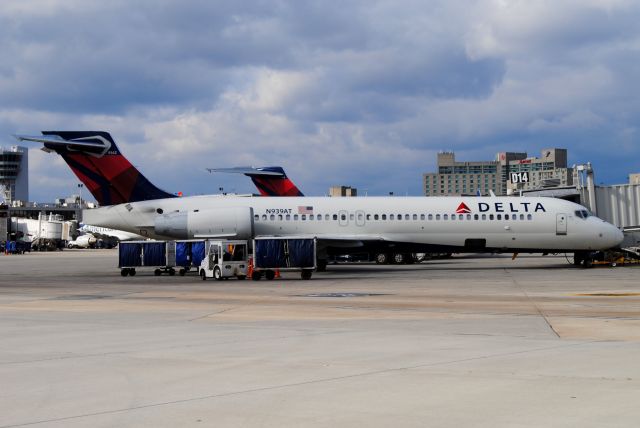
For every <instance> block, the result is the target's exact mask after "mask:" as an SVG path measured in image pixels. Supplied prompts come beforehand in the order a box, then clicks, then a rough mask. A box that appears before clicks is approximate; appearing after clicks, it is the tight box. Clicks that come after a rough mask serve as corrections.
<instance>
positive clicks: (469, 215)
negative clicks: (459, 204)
mask: <svg viewBox="0 0 640 428" xmlns="http://www.w3.org/2000/svg"><path fill="white" fill-rule="evenodd" d="M477 215H478V214H476V216H477ZM467 220H471V214H467ZM476 220H477V219H476Z"/></svg>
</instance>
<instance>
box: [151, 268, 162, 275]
mask: <svg viewBox="0 0 640 428" xmlns="http://www.w3.org/2000/svg"><path fill="white" fill-rule="evenodd" d="M153 274H154V275H155V276H160V275H162V271H161V270H160V269H156V270H154V271H153Z"/></svg>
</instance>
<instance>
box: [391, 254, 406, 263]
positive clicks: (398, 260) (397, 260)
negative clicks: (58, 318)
mask: <svg viewBox="0 0 640 428" xmlns="http://www.w3.org/2000/svg"><path fill="white" fill-rule="evenodd" d="M404 261H405V256H404V254H402V253H395V254H394V255H393V262H394V263H395V264H398V265H401V264H403V263H404Z"/></svg>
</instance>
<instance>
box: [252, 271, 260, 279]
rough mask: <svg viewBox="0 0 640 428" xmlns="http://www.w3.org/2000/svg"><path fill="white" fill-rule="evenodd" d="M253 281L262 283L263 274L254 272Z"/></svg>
mask: <svg viewBox="0 0 640 428" xmlns="http://www.w3.org/2000/svg"><path fill="white" fill-rule="evenodd" d="M251 279H252V280H254V281H260V280H261V279H262V272H259V271H257V270H254V271H253V273H252V274H251Z"/></svg>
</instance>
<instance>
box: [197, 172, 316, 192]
mask: <svg viewBox="0 0 640 428" xmlns="http://www.w3.org/2000/svg"><path fill="white" fill-rule="evenodd" d="M207 170H208V171H209V172H231V173H236V174H244V175H246V176H247V177H249V178H251V181H253V184H255V186H256V187H257V188H258V191H259V192H260V194H261V195H262V196H304V195H303V194H302V192H301V191H300V190H299V189H298V187H296V185H295V184H293V181H291V180H290V179H289V178H288V177H287V174H286V173H285V172H284V169H282V167H279V166H265V167H260V168H254V167H251V166H248V167H236V168H207Z"/></svg>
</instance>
